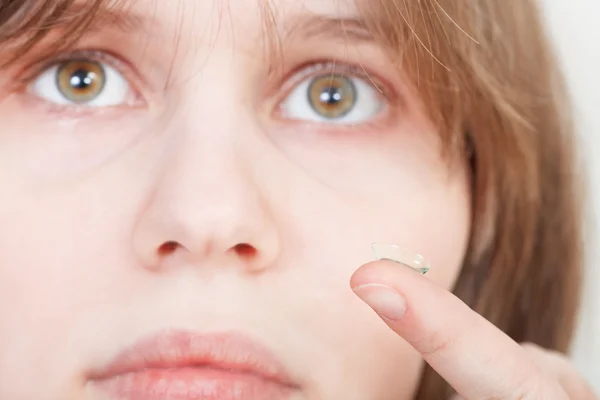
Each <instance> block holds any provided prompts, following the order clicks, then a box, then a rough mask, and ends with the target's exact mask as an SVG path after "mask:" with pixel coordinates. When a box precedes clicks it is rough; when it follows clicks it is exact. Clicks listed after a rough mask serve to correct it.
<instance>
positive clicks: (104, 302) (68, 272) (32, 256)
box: [0, 174, 139, 398]
mask: <svg viewBox="0 0 600 400" xmlns="http://www.w3.org/2000/svg"><path fill="white" fill-rule="evenodd" d="M3 184H4V187H5V188H6V190H7V192H6V193H9V195H6V196H2V199H0V221H1V223H0V315H1V316H2V318H0V353H1V354H2V357H0V377H2V379H1V380H2V381H4V383H6V382H8V381H5V379H7V380H10V382H12V383H11V385H10V387H12V388H21V389H23V390H25V389H24V388H28V387H29V386H30V385H31V382H30V381H28V382H20V379H25V378H26V379H28V380H29V379H31V376H32V375H35V376H38V373H37V372H38V371H39V376H41V377H42V378H40V382H41V381H44V384H42V386H44V387H46V388H47V389H48V393H53V392H52V390H56V393H64V391H61V389H56V388H55V386H53V385H56V384H58V383H60V382H64V375H65V374H66V371H77V366H79V365H80V364H81V362H82V360H85V359H86V356H85V354H86V353H85V351H86V350H84V349H85V347H86V344H85V339H81V338H85V337H86V332H87V335H88V336H89V333H90V332H95V333H96V334H98V333H99V332H101V330H97V329H96V328H95V327H98V326H100V325H101V319H102V318H97V317H98V316H100V317H102V316H103V315H104V314H105V313H103V312H101V311H102V310H106V309H111V308H113V309H117V308H116V307H117V306H118V304H123V303H125V296H126V293H128V291H130V290H131V287H132V286H131V284H132V282H131V279H129V280H127V279H126V278H127V275H126V274H125V273H124V272H123V271H127V267H128V266H131V265H133V256H132V254H131V251H130V248H129V247H130V240H129V238H130V232H131V224H132V223H133V215H134V214H133V212H132V211H133V210H135V208H134V205H133V201H132V199H133V198H135V197H136V196H135V195H133V193H132V190H131V189H129V190H127V189H126V187H125V186H124V185H122V184H121V183H120V181H119V180H117V179H116V176H110V175H109V174H107V175H105V176H102V177H101V176H97V177H96V179H95V180H94V184H91V183H90V184H89V185H71V184H68V183H64V182H63V183H61V184H49V185H47V186H45V187H43V186H38V185H36V186H35V188H36V189H35V190H34V189H31V188H28V187H27V185H23V182H19V184H17V182H13V181H11V180H4V181H3ZM138 197H139V196H138ZM92 210H93V212H92ZM121 278H123V279H121ZM57 360H60V362H57ZM54 373H56V374H57V376H52V374H54ZM61 374H62V375H61ZM13 378H14V380H12V379H13ZM2 383H3V382H0V394H2V393H1V389H2V388H1V386H2ZM40 384H41V383H40ZM53 388H54V389H53ZM32 390H33V389H32ZM0 397H3V396H0ZM34 397H37V395H36V396H34ZM3 398H4V397H3ZM12 398H15V397H12Z"/></svg>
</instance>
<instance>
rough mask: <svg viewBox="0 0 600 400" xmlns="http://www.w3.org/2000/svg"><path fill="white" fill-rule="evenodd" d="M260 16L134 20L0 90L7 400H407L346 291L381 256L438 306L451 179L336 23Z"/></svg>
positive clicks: (353, 23) (0, 377)
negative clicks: (403, 260)
mask: <svg viewBox="0 0 600 400" xmlns="http://www.w3.org/2000/svg"><path fill="white" fill-rule="evenodd" d="M271 3H272V7H271V8H272V10H271V11H273V14H272V15H273V18H272V19H269V18H266V16H267V15H269V14H268V13H265V12H264V11H265V10H264V9H261V7H259V6H257V2H256V0H232V1H230V2H228V4H221V3H220V2H215V1H209V0H206V1H205V0H176V1H170V0H137V1H134V2H132V3H130V4H129V5H128V6H127V7H126V8H124V9H122V10H120V11H118V9H113V12H114V13H115V14H110V16H111V17H114V18H116V19H117V20H118V23H106V22H105V23H104V24H101V26H99V27H97V28H94V29H90V32H88V34H87V35H86V36H85V37H84V38H82V39H81V41H79V42H78V43H77V45H76V46H75V47H74V49H73V51H70V50H69V52H65V53H62V54H58V55H56V54H55V55H52V56H49V57H46V56H45V54H47V52H45V51H44V48H45V46H46V45H48V44H52V42H53V41H54V42H55V41H57V40H62V37H61V35H62V34H63V33H61V32H60V31H57V32H54V33H52V34H51V35H50V36H49V37H48V39H47V40H46V41H45V42H44V43H41V44H40V47H39V49H37V50H36V51H33V52H32V53H31V54H28V55H26V56H24V57H22V58H21V59H19V60H18V61H17V63H16V64H12V65H10V66H9V67H7V68H5V69H3V70H1V71H0V94H1V96H2V101H1V102H0V122H1V123H0V124H1V126H2V130H1V132H0V182H2V185H3V189H2V196H1V197H0V398H3V399H27V400H29V399H31V400H33V399H35V400H56V399H64V400H70V399H116V398H127V399H140V398H144V399H159V398H172V399H188V398H189V399H191V398H203V399H236V400H240V399H260V400H265V399H267V400H269V399H280V398H285V399H298V400H300V399H319V400H338V399H347V400H365V399H378V400H386V399H389V400H391V399H394V400H398V399H409V398H411V397H412V396H413V395H414V391H415V390H416V386H417V383H418V379H419V374H420V370H421V366H422V365H421V361H420V358H419V357H418V356H417V354H416V353H415V352H414V351H413V350H411V348H410V347H409V346H408V345H407V344H406V343H404V342H403V341H402V340H401V339H399V338H398V337H397V336H395V334H393V333H392V332H391V331H390V330H389V329H388V328H387V327H386V326H385V324H384V323H383V322H382V321H381V320H380V319H379V318H378V317H377V316H376V315H375V314H374V313H373V312H372V310H370V309H369V308H368V307H367V306H366V305H365V304H364V303H362V302H361V301H360V300H359V299H358V298H357V297H356V296H355V295H354V294H353V293H352V291H351V289H350V287H349V279H350V276H351V275H352V273H353V272H354V271H355V270H356V269H357V268H358V267H359V266H360V265H361V264H363V263H365V262H368V261H371V260H372V259H373V254H372V250H371V243H373V242H384V243H392V244H397V245H400V246H402V247H406V248H408V249H411V250H413V251H415V252H418V253H420V254H422V255H423V256H424V257H425V258H426V259H428V261H430V262H431V264H432V270H431V271H430V274H429V276H430V279H432V280H434V281H436V282H437V283H439V284H440V285H442V286H444V287H446V288H448V289H450V288H451V287H452V285H453V283H454V281H455V279H456V276H457V274H458V272H459V269H460V265H461V262H462V259H463V256H464V252H465V246H466V242H467V238H468V234H469V225H470V224H469V222H470V220H469V218H470V217H469V215H470V214H469V193H468V183H467V182H468V178H467V173H466V171H465V169H464V168H462V167H460V166H459V167H456V166H455V167H453V168H449V164H448V163H447V160H446V159H443V158H442V157H441V155H440V153H441V148H440V141H439V139H438V136H437V134H436V132H435V129H434V128H433V127H432V126H431V124H430V123H429V122H428V120H427V119H426V118H425V114H424V112H423V107H422V106H421V103H420V102H419V98H418V96H417V95H416V93H415V91H414V90H412V89H411V83H410V82H408V81H407V80H406V79H405V78H404V77H403V76H402V74H401V72H400V71H398V70H397V69H396V68H394V66H393V64H392V63H391V62H390V60H389V59H388V58H387V57H386V49H385V48H384V47H383V45H381V44H378V43H376V42H374V41H373V40H372V39H371V38H370V37H369V35H368V33H367V32H366V31H364V30H363V28H362V26H361V24H360V22H359V21H358V20H357V18H358V15H357V11H356V9H355V8H354V5H353V4H352V3H351V2H349V1H348V2H346V1H344V0H342V1H340V0H336V1H333V0H303V1H302V2H299V1H297V0H275V1H272V2H271ZM116 13H119V14H116ZM102 15H104V14H102ZM106 16H108V14H106ZM339 20H343V24H344V25H342V26H343V27H345V28H346V29H347V31H345V32H344V31H343V30H340V25H339ZM268 21H271V22H270V23H269V22H268ZM336 21H338V22H336ZM265 27H267V28H268V29H265ZM269 38H271V39H275V41H273V40H269ZM273 43H275V44H277V46H270V45H269V44H273ZM274 49H276V50H278V51H277V52H275V51H273V50H274ZM15 82H16V84H15ZM259 349H260V350H259ZM123 352H125V353H123ZM265 353H269V356H265V355H264V354H265ZM120 354H121V355H120ZM173 354H177V355H178V356H177V357H172V356H173ZM119 355H120V356H119ZM236 357H237V358H236ZM184 358H185V360H183V359H184ZM115 359H116V360H117V361H114V360H115ZM131 359H133V360H137V361H135V362H133V361H132V362H129V361H127V360H131ZM123 360H125V361H123ZM140 360H142V361H140ZM143 360H145V361H143ZM248 360H251V361H248ZM275 360H276V361H275ZM144 362H146V363H147V364H149V365H143V364H144ZM134 364H135V365H134ZM150 364H151V365H150ZM184 364H185V365H184ZM248 364H251V365H250V366H249V365H248ZM161 366H167V367H171V371H175V372H173V374H174V375H172V376H167V375H168V374H166V373H165V372H164V369H163V370H162V372H161V369H160V367H161ZM276 366H277V367H276ZM184 367H185V368H184ZM200 367H202V368H200ZM136 368H137V369H136ZM153 368H156V371H155V375H152V374H150V373H148V370H150V369H153ZM124 370H128V371H129V374H125V373H123V374H121V375H119V371H120V372H127V371H124ZM107 371H108V372H107ZM143 371H146V372H143ZM248 371H250V372H251V373H248ZM265 371H266V372H265ZM269 371H271V372H269ZM111 374H112V375H111ZM269 374H272V375H273V376H271V377H270V378H268V377H266V375H269ZM117 375H118V376H117ZM115 376H116V377H115ZM141 380H145V381H144V382H145V383H143V382H142V383H140V381H141ZM148 382H150V383H148ZM165 382H166V383H165ZM236 382H237V383H236ZM161 384H162V385H163V386H162V389H160V388H161V386H160V385H161ZM164 385H167V386H168V388H166V389H165V387H167V386H164ZM178 385H179V386H178ZM182 385H183V386H182ZM185 385H188V386H185ZM194 385H196V386H195V387H196V388H197V389H194V390H196V392H194V390H193V389H191V387H192V386H194ZM236 385H237V386H236ZM128 387H129V389H128ZM177 387H179V389H178V388H177ZM182 387H183V389H182ZM132 388H133V389H132ZM284 389H285V390H284ZM161 390H162V392H161ZM169 390H170V391H169ZM152 391H154V392H153V393H151V392H152ZM184 392H185V393H184ZM192 392H194V393H196V394H194V393H192ZM157 393H160V395H159V394H157ZM167 393H169V394H167ZM198 393H201V394H198ZM194 396H197V397H194ZM211 396H212V397H211ZM253 396H254V397H253Z"/></svg>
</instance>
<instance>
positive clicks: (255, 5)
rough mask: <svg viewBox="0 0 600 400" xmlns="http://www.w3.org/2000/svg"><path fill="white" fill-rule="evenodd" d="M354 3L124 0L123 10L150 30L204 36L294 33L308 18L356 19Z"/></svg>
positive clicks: (319, 0)
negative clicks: (215, 32) (267, 28)
mask: <svg viewBox="0 0 600 400" xmlns="http://www.w3.org/2000/svg"><path fill="white" fill-rule="evenodd" d="M354 1H355V0H125V5H126V7H125V9H126V10H127V11H128V12H130V13H132V14H134V15H136V16H137V17H139V18H140V19H144V20H151V21H152V24H151V25H152V26H153V27H154V28H155V29H156V28H159V27H161V28H164V29H176V30H178V31H180V32H182V31H184V30H191V31H192V32H198V33H200V32H206V31H207V30H210V29H211V28H212V27H216V26H218V27H219V28H222V27H223V25H226V26H228V27H229V28H231V29H233V30H234V31H238V30H239V31H248V30H249V29H261V30H262V29H263V27H264V24H265V23H268V24H270V25H271V26H275V27H276V28H277V29H278V30H293V29H294V23H295V22H297V21H299V20H306V19H310V18H327V19H354V18H357V9H356V5H355V3H354Z"/></svg>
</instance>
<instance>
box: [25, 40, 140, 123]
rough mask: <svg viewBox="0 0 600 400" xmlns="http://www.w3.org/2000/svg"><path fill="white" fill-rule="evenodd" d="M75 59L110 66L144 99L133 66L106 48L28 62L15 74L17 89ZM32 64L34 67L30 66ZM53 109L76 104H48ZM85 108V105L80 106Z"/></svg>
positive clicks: (65, 107) (68, 108) (70, 106)
mask: <svg viewBox="0 0 600 400" xmlns="http://www.w3.org/2000/svg"><path fill="white" fill-rule="evenodd" d="M75 59H85V60H89V61H93V62H98V63H105V64H108V65H110V66H111V67H112V68H114V69H115V70H117V71H118V72H119V73H121V74H122V75H123V77H125V79H126V80H127V82H128V83H129V84H130V85H131V90H132V92H133V93H134V95H135V98H136V99H144V97H143V96H142V95H141V93H140V89H139V87H140V86H143V84H144V82H143V80H142V79H141V77H140V75H139V74H138V73H137V72H136V71H135V68H134V67H133V66H132V65H131V64H130V63H128V62H126V61H124V60H123V59H122V58H121V57H119V56H117V55H114V54H113V53H112V52H110V51H107V50H99V49H85V50H75V51H71V52H67V53H63V54H60V55H58V56H54V57H50V58H49V60H48V59H45V60H41V61H40V60H38V61H36V62H33V63H31V64H30V67H28V68H25V69H24V72H22V73H21V74H19V75H17V79H16V82H17V91H18V92H26V91H27V88H28V87H29V86H30V85H31V84H32V83H33V82H34V81H35V80H36V79H37V78H39V77H40V76H41V74H42V73H43V72H44V71H47V70H48V69H50V68H52V67H56V66H57V65H60V64H61V63H64V62H68V61H72V60H75ZM31 65H33V66H34V67H31ZM49 107H50V108H51V109H52V110H53V111H57V112H61V111H64V110H70V111H72V110H73V109H75V110H76V111H77V106H73V105H57V104H53V105H49ZM82 108H83V109H85V107H82Z"/></svg>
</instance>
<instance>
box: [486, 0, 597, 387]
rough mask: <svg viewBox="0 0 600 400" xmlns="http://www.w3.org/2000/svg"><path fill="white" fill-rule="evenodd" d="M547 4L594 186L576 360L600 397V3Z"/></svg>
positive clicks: (546, 0) (550, 0) (560, 0)
mask: <svg viewBox="0 0 600 400" xmlns="http://www.w3.org/2000/svg"><path fill="white" fill-rule="evenodd" d="M498 1H520V0H498ZM542 3H543V5H544V7H545V13H546V16H547V21H548V23H549V29H550V31H551V34H552V36H553V38H554V40H555V42H556V44H557V51H558V54H559V56H560V59H561V62H562V64H563V68H564V71H565V72H566V74H567V78H568V80H569V83H570V87H571V93H572V97H573V100H574V102H575V117H576V122H577V125H578V130H579V135H580V137H581V144H582V152H583V160H584V162H585V163H586V165H587V167H586V170H587V173H588V175H589V182H590V185H591V187H590V189H591V190H590V194H589V197H590V199H589V201H590V205H589V210H588V214H587V216H588V221H589V226H590V233H589V235H588V240H587V246H588V247H587V249H588V254H587V271H586V273H587V275H586V292H585V294H584V308H583V310H582V315H581V317H582V318H581V322H580V330H579V333H578V336H577V339H576V341H575V346H574V349H573V357H574V359H575V361H576V363H577V366H578V367H579V368H580V370H581V372H582V373H583V374H584V375H585V376H586V377H587V378H588V380H589V381H590V382H592V384H593V386H594V388H595V389H596V390H597V392H598V393H600V263H599V262H598V260H599V259H600V236H599V235H598V233H599V232H600V230H599V229H598V226H600V224H598V221H600V0H542Z"/></svg>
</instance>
